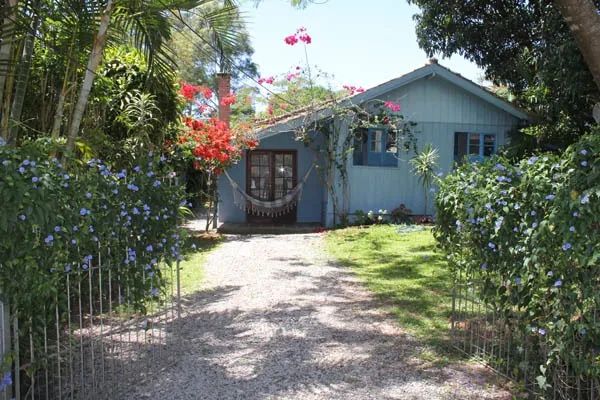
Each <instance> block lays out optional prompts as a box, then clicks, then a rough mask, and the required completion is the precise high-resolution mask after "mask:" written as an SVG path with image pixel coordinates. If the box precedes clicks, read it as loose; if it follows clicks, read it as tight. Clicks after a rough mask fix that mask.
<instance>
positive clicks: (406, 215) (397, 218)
mask: <svg viewBox="0 0 600 400" xmlns="http://www.w3.org/2000/svg"><path fill="white" fill-rule="evenodd" d="M411 215H412V210H411V209H410V208H408V207H406V206H405V205H404V204H400V205H399V206H398V207H396V208H394V209H393V210H392V214H391V218H392V223H394V224H410V223H412V218H411Z"/></svg>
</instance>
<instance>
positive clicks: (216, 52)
mask: <svg viewBox="0 0 600 400" xmlns="http://www.w3.org/2000/svg"><path fill="white" fill-rule="evenodd" d="M169 11H170V12H171V14H173V15H174V16H175V18H176V19H177V20H179V21H180V22H181V23H182V24H183V25H184V26H185V27H186V28H188V29H189V30H190V32H192V33H193V34H194V36H196V37H197V38H198V39H200V40H201V41H202V42H204V44H206V45H207V46H208V47H210V48H211V49H212V50H213V51H214V52H215V55H211V54H209V53H208V52H205V53H204V54H206V55H208V56H209V57H211V56H212V57H214V61H215V63H217V64H218V62H219V60H218V57H217V56H216V54H221V56H222V57H223V58H224V59H226V60H227V62H228V63H229V65H230V66H231V67H232V68H234V69H236V70H237V71H239V72H241V73H242V74H243V75H245V76H246V78H248V79H250V80H251V81H252V82H254V83H255V84H256V85H258V86H260V87H261V88H263V89H264V90H265V91H267V92H269V93H270V94H271V95H273V96H274V97H277V98H278V99H280V100H282V101H284V102H286V103H288V104H289V105H292V106H296V105H297V104H296V103H293V102H291V101H289V100H288V99H286V98H284V97H282V96H281V95H279V94H278V93H276V92H274V91H272V90H271V89H269V88H267V87H266V86H264V85H263V84H262V83H260V82H258V81H257V80H256V78H254V77H253V76H252V75H250V74H249V73H248V72H246V71H245V70H244V69H243V68H242V67H240V66H238V65H237V64H236V63H235V60H233V59H232V58H231V57H229V56H228V55H225V54H223V53H222V52H221V49H219V48H218V47H216V46H215V45H214V44H213V43H211V42H210V41H208V40H207V39H206V38H204V37H203V36H202V34H200V33H199V32H198V31H197V30H196V29H194V28H193V27H191V26H190V24H188V23H187V21H185V19H184V18H183V17H182V16H181V15H178V14H177V13H175V11H173V10H169ZM195 15H197V14H195ZM197 16H199V17H200V18H202V16H201V15H197ZM200 51H202V50H201V49H200Z"/></svg>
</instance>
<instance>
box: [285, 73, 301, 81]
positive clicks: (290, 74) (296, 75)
mask: <svg viewBox="0 0 600 400" xmlns="http://www.w3.org/2000/svg"><path fill="white" fill-rule="evenodd" d="M299 76H300V74H298V73H289V74H287V75H286V77H285V79H287V80H288V81H291V80H293V79H296V78H298V77H299Z"/></svg>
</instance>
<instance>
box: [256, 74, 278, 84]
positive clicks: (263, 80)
mask: <svg viewBox="0 0 600 400" xmlns="http://www.w3.org/2000/svg"><path fill="white" fill-rule="evenodd" d="M273 82H275V78H274V77H272V76H268V77H261V78H260V79H259V80H258V84H259V85H262V84H263V83H267V84H269V85H272V84H273Z"/></svg>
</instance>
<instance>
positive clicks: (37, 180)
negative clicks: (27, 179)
mask: <svg viewBox="0 0 600 400" xmlns="http://www.w3.org/2000/svg"><path fill="white" fill-rule="evenodd" d="M39 181H40V178H38V177H37V176H34V177H33V178H31V182H33V183H37V182H39Z"/></svg>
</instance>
